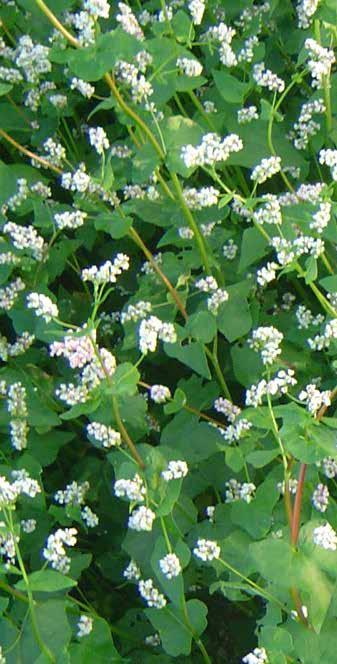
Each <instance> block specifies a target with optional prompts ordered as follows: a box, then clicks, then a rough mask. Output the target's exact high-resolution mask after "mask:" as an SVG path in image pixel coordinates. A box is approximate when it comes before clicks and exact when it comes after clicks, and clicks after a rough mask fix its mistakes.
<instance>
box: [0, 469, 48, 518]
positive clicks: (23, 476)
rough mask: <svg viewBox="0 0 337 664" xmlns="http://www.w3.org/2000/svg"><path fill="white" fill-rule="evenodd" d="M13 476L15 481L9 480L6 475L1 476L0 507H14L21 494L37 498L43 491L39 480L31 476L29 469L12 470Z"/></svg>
mask: <svg viewBox="0 0 337 664" xmlns="http://www.w3.org/2000/svg"><path fill="white" fill-rule="evenodd" d="M11 476H12V477H13V480H14V481H13V482H9V481H8V480H7V479H6V478H5V477H3V476H1V477H0V508H3V507H10V508H13V507H14V506H15V503H16V501H17V499H18V498H19V496H21V495H25V496H28V497H29V498H35V496H37V494H38V493H41V488H40V485H39V483H38V482H37V480H34V479H32V478H31V477H30V475H29V473H28V471H27V470H25V469H24V468H22V469H21V470H12V472H11Z"/></svg>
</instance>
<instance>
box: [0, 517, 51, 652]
mask: <svg viewBox="0 0 337 664" xmlns="http://www.w3.org/2000/svg"><path fill="white" fill-rule="evenodd" d="M7 518H8V525H9V530H10V532H11V533H12V537H13V541H14V547H15V553H16V557H17V560H18V564H19V568H20V571H21V574H22V578H23V580H24V583H25V586H26V590H27V597H28V604H29V613H30V619H31V623H32V629H33V634H34V637H35V641H36V643H37V644H38V646H39V648H40V650H41V652H42V653H43V654H44V655H45V657H46V658H47V660H48V661H49V662H53V664H55V663H56V658H55V657H54V655H53V653H52V652H51V651H50V650H49V648H48V646H46V644H45V643H44V641H43V639H42V637H41V634H40V630H39V627H38V624H37V620H36V615H35V602H34V598H33V593H32V591H31V589H30V585H29V579H28V576H27V572H26V569H25V565H24V562H23V560H22V556H21V551H20V549H19V546H18V544H17V541H16V536H15V532H14V525H13V520H12V515H11V513H10V512H8V515H7Z"/></svg>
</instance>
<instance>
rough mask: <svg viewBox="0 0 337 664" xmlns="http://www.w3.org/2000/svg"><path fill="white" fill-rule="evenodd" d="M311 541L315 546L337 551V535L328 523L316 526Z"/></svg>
mask: <svg viewBox="0 0 337 664" xmlns="http://www.w3.org/2000/svg"><path fill="white" fill-rule="evenodd" d="M313 541H314V544H316V546H320V547H322V548H323V549H327V550H329V551H336V549H337V534H336V533H335V531H334V529H333V528H332V527H331V526H330V524H329V523H325V524H324V525H322V526H318V527H317V528H315V529H314V531H313Z"/></svg>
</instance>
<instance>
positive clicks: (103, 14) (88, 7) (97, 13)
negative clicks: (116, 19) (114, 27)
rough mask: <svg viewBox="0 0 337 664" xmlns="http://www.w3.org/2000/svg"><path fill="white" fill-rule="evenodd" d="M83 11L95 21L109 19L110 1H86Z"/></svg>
mask: <svg viewBox="0 0 337 664" xmlns="http://www.w3.org/2000/svg"><path fill="white" fill-rule="evenodd" d="M83 9H84V10H85V11H87V12H88V14H89V15H90V16H92V17H93V18H94V19H98V18H109V11H110V3H109V2H108V0H84V3H83Z"/></svg>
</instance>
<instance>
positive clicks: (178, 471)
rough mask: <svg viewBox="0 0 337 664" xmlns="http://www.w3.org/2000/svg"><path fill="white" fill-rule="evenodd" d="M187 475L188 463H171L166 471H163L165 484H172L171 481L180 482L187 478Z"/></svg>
mask: <svg viewBox="0 0 337 664" xmlns="http://www.w3.org/2000/svg"><path fill="white" fill-rule="evenodd" d="M187 473H188V465H187V463H186V461H169V463H168V466H167V468H166V470H163V471H162V473H161V476H162V478H163V479H164V480H165V482H170V481H171V480H180V479H181V478H183V477H186V475H187Z"/></svg>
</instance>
